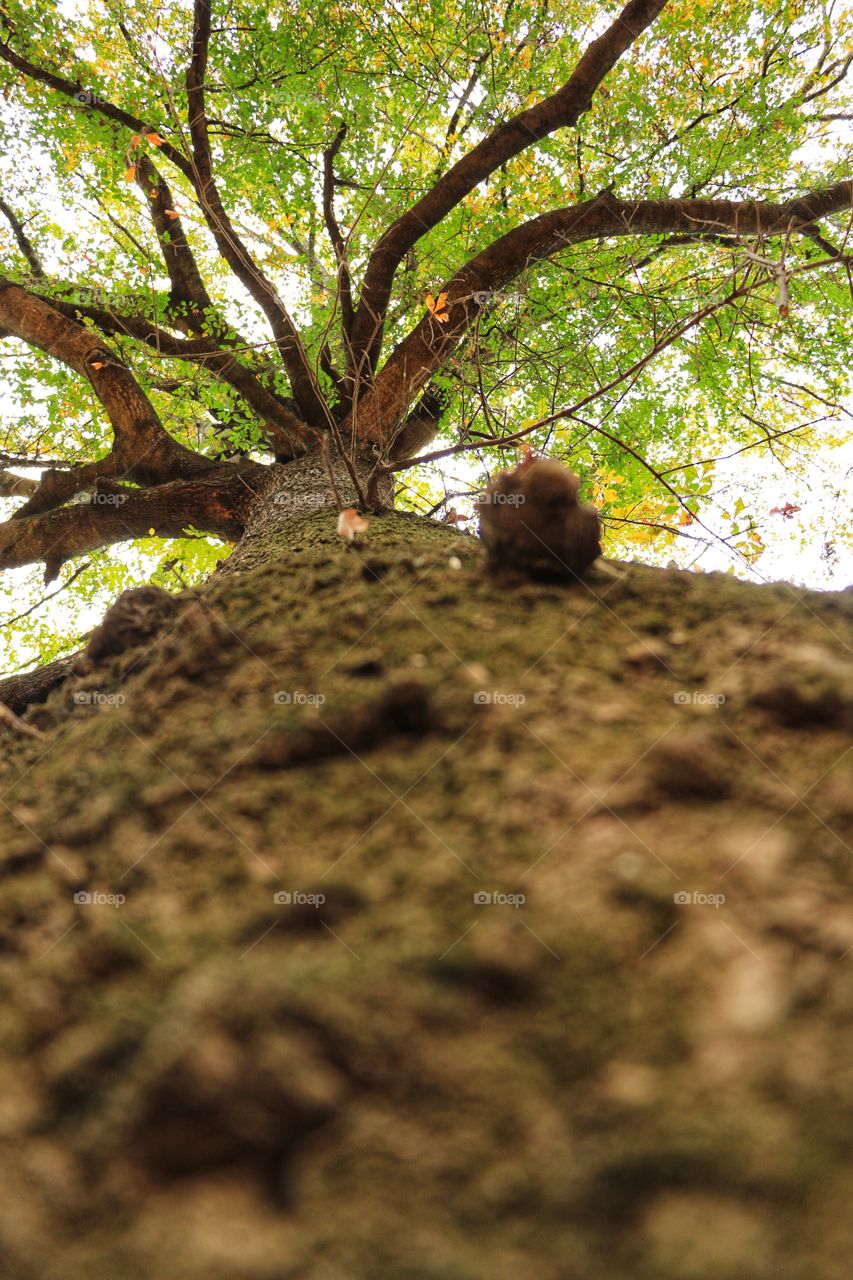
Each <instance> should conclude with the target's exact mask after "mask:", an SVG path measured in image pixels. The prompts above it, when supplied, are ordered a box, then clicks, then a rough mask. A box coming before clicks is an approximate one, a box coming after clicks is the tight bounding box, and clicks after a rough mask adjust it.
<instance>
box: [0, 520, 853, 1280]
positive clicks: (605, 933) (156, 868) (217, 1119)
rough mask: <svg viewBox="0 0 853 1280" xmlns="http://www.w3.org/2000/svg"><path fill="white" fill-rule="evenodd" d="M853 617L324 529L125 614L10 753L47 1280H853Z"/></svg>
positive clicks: (13, 954) (468, 548) (9, 999)
mask: <svg viewBox="0 0 853 1280" xmlns="http://www.w3.org/2000/svg"><path fill="white" fill-rule="evenodd" d="M237 555H238V556H239V550H238V553H237ZM851 614H853V597H852V596H851V593H850V592H846V593H839V594H835V595H817V594H809V593H803V592H800V591H796V590H794V589H792V588H789V587H782V586H769V587H752V586H745V585H742V584H739V583H736V582H734V581H732V580H731V579H728V578H726V577H723V576H720V575H710V576H708V577H703V576H699V575H691V574H687V573H679V572H664V571H659V570H652V569H646V568H641V567H630V568H628V567H624V566H615V567H614V566H611V567H610V570H609V571H608V570H607V568H606V567H605V568H599V569H596V570H593V572H592V574H591V576H590V578H589V581H588V582H587V584H585V585H574V586H561V585H535V584H529V583H520V582H518V583H515V582H511V581H507V582H496V581H494V580H493V579H490V578H488V577H486V576H485V574H484V573H483V553H482V549H481V547H480V545H479V544H478V543H477V541H476V540H475V539H473V538H470V537H466V536H465V535H462V534H460V533H457V532H455V531H453V530H450V529H448V528H447V527H444V526H438V525H433V524H431V523H429V522H423V521H419V520H416V519H413V518H411V517H407V516H404V515H401V514H399V513H389V514H385V515H381V516H377V517H375V518H374V519H373V521H372V523H371V526H370V530H369V532H368V534H367V536H366V538H363V540H362V541H361V542H360V543H358V544H355V545H354V546H352V547H347V546H345V545H343V544H342V543H341V542H340V541H339V540H338V539H337V538H336V537H335V534H334V512H333V510H331V509H328V508H326V507H322V508H320V509H315V510H313V511H312V510H303V511H301V512H300V513H299V514H298V515H296V516H294V517H293V518H292V519H290V520H288V521H285V522H283V523H280V522H279V521H278V520H276V519H274V518H273V517H270V518H269V520H268V521H266V522H265V521H263V520H260V519H259V520H258V522H257V524H256V527H255V537H254V540H253V547H252V553H251V555H247V556H246V558H245V560H244V561H243V562H242V564H241V563H240V562H239V561H238V560H236V559H235V562H234V564H233V565H232V567H231V571H230V572H227V573H226V572H222V573H220V574H219V575H217V577H216V578H215V580H214V581H213V582H212V583H211V584H210V585H209V587H208V588H207V590H205V591H203V592H200V593H197V594H196V593H192V594H187V595H186V596H184V597H181V598H180V600H179V601H178V605H177V607H176V608H174V609H169V610H164V614H163V624H162V629H161V630H160V631H159V632H158V633H157V635H156V636H155V637H154V638H153V639H152V637H151V634H150V632H146V633H145V635H144V636H143V635H142V634H141V633H140V635H139V637H137V638H138V639H140V640H141V643H139V644H135V643H134V633H133V629H132V626H131V627H128V625H127V618H128V616H129V615H128V613H127V610H124V611H123V614H122V616H123V619H124V622H123V629H122V630H121V631H119V629H118V628H116V630H115V637H114V639H115V643H113V642H112V641H110V639H109V637H105V636H104V635H103V634H102V635H101V641H102V642H103V643H99V644H98V645H97V646H95V647H94V649H93V650H92V652H91V653H90V654H89V655H88V657H87V659H86V663H85V664H84V665H82V666H80V667H79V668H78V669H77V670H76V671H75V673H73V674H71V675H69V676H68V677H67V678H66V679H65V681H64V682H63V683H62V684H61V685H60V686H59V687H58V688H56V689H54V690H53V692H51V693H50V695H49V696H48V698H47V701H46V702H44V703H43V704H41V705H39V706H33V707H32V708H31V709H30V710H29V712H27V713H26V716H27V719H28V720H29V722H30V723H32V724H34V725H36V726H37V727H38V728H39V729H41V730H42V731H43V732H45V733H47V734H48V735H49V738H50V741H49V742H47V743H46V742H45V741H42V740H39V741H35V740H31V739H28V738H26V737H24V736H22V735H20V734H15V733H14V732H13V731H11V730H10V731H9V732H8V733H6V732H5V731H3V730H0V744H2V778H1V779H0V793H2V802H0V848H2V861H0V874H2V876H3V880H4V886H3V895H2V906H0V941H2V950H0V987H2V994H3V1009H4V1013H3V1033H2V1050H0V1082H2V1087H0V1134H2V1142H3V1157H2V1161H0V1170H2V1172H0V1189H2V1195H0V1241H2V1244H0V1249H1V1250H2V1258H3V1271H4V1275H6V1276H8V1277H10V1280H36V1277H37V1278H38V1280H77V1278H78V1277H80V1278H81V1280H82V1277H87V1278H88V1277H91V1276H93V1275H97V1276H99V1277H104V1278H105V1280H112V1278H113V1277H116V1278H118V1277H119V1276H121V1277H123V1278H128V1280H142V1278H143V1277H144V1278H145V1280H178V1278H179V1277H180V1280H273V1278H276V1280H278V1278H279V1277H294V1278H295V1277H311V1278H314V1277H316V1278H317V1280H330V1278H334V1280H338V1278H340V1280H344V1278H346V1280H352V1278H354V1277H358V1278H363V1280H375V1278H376V1277H378V1276H388V1277H394V1278H395V1280H396V1278H401V1280H402V1278H406V1280H448V1278H451V1277H452V1278H453V1280H510V1278H512V1280H515V1278H516V1277H525V1278H526V1277H535V1278H536V1280H571V1278H574V1277H577V1280H581V1278H582V1280H613V1277H620V1278H621V1277H625V1280H628V1278H629V1277H630V1280H660V1278H661V1277H662V1276H666V1277H667V1280H705V1278H706V1277H707V1280H711V1278H712V1277H713V1280H727V1278H729V1280H744V1278H745V1277H749V1278H750V1280H759V1278H763V1277H767V1278H768V1280H769V1277H774V1280H777V1278H779V1277H781V1278H783V1280H806V1278H808V1280H816V1278H817V1280H841V1278H842V1277H843V1276H846V1274H847V1273H848V1267H849V1257H850V1254H851V1249H853V1238H851V1224H850V1218H849V1213H848V1206H849V1202H850V1196H851V1192H853V1175H851V1168H853V1165H851V1160H850V1156H851V1146H853V1139H851V1125H850V1120H851V1115H852V1114H853V1079H851V1072H850V1062H851V1060H853V1044H851V1039H853V1036H852V1035H851V1028H850V1019H849V1014H848V1011H849V1007H850V1001H851V997H853V973H851V955H853V951H851V948H853V909H851V906H850V898H849V893H850V881H851V860H850V847H849V830H850V821H851V817H853V802H851V795H853V788H851V785H850V761H851V757H850V754H849V735H850V729H851V727H852V726H853V691H851V677H850V669H849V645H850V639H851ZM81 894H82V895H83V897H82V898H81V897H80V895H81ZM478 894H479V895H482V894H491V895H492V901H491V902H490V903H485V902H482V901H478V900H477V897H476V895H478ZM86 895H88V897H87V896H86ZM98 895H101V896H100V897H99V896H98ZM276 895H279V896H278V897H276ZM495 895H505V898H506V899H507V900H501V898H500V897H498V899H497V900H495ZM519 895H523V898H524V900H523V902H522V901H520V899H519ZM679 895H681V896H680V898H679ZM110 896H112V901H110ZM721 896H722V897H723V898H724V901H719V899H720V897H721ZM320 897H322V901H320ZM119 898H121V899H122V900H121V901H119ZM710 898H713V899H714V902H713V903H712V902H711V901H709V899H710Z"/></svg>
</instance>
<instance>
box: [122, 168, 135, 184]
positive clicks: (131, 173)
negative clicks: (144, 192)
mask: <svg viewBox="0 0 853 1280" xmlns="http://www.w3.org/2000/svg"><path fill="white" fill-rule="evenodd" d="M135 178H136V165H135V164H132V165H131V166H130V168H128V169H126V170H125V174H124V180H125V182H133V181H134V180H135Z"/></svg>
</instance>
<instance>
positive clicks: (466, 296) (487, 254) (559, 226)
mask: <svg viewBox="0 0 853 1280" xmlns="http://www.w3.org/2000/svg"><path fill="white" fill-rule="evenodd" d="M851 193H853V183H851V182H850V181H849V180H845V181H843V182H838V183H836V184H835V185H834V186H832V187H829V188H827V189H826V190H823V191H813V192H809V193H808V194H807V195H805V196H802V197H799V198H798V199H795V200H789V201H787V202H785V203H781V204H775V203H771V202H760V201H752V200H745V201H727V200H637V201H621V200H617V199H615V197H613V196H611V195H610V194H608V193H604V194H602V195H600V196H597V197H596V198H595V199H594V200H589V201H586V202H585V203H582V204H577V205H573V206H570V207H567V208H563V209H555V210H553V211H552V212H551V213H545V214H542V215H541V216H540V217H538V218H533V219H531V220H530V221H529V222H525V223H522V224H521V225H520V226H518V227H515V228H513V230H512V231H509V232H507V234H506V235H503V236H500V237H499V238H498V239H497V240H495V241H494V242H493V243H492V244H491V245H489V246H488V247H487V248H486V249H484V250H483V251H482V252H481V253H479V254H478V255H477V256H476V257H474V258H472V259H470V261H469V262H467V263H466V264H465V265H464V266H463V267H462V268H461V269H460V270H459V271H457V273H456V274H455V275H454V276H453V277H452V278H451V279H450V280H449V281H447V283H446V284H444V285H442V286H441V292H442V293H446V295H447V302H446V312H447V315H448V319H447V320H446V321H445V322H444V323H441V322H439V321H438V320H436V318H435V316H434V315H432V314H431V313H429V312H427V313H426V315H425V316H424V317H423V318H422V320H421V321H420V323H419V324H417V325H416V326H415V328H414V329H413V330H412V331H411V333H410V334H409V335H408V336H407V337H406V338H404V339H403V341H402V342H401V343H399V345H398V346H397V347H396V348H395V349H394V351H393V352H392V353H391V355H390V356H389V358H388V360H387V362H386V364H385V365H384V367H383V368H382V370H381V371H380V373H379V375H378V376H377V378H376V381H375V382H374V384H373V386H372V387H370V388H369V389H368V391H367V392H366V393H365V394H364V395H363V396H362V398H361V399H360V400H359V402H358V403H357V405H355V406H354V408H353V411H352V415H351V416H352V423H351V424H350V423H349V422H348V421H346V420H345V422H344V423H343V424H342V431H343V432H345V431H346V429H347V427H348V426H351V427H352V429H353V430H354V432H355V434H356V436H357V438H358V439H360V440H362V441H375V442H377V443H379V444H380V445H384V444H385V443H386V442H387V440H388V439H389V438H391V437H392V436H393V434H394V430H395V428H396V425H397V423H399V421H400V419H401V418H402V416H403V414H404V413H405V411H406V409H407V408H408V406H409V405H410V404H411V403H412V401H413V400H414V399H415V396H416V395H417V393H418V391H419V390H420V389H421V388H422V387H423V386H424V385H425V384H426V383H427V382H428V381H429V379H430V378H431V377H432V375H433V374H434V373H435V372H436V370H437V369H438V368H439V366H440V365H441V364H442V363H443V361H444V360H445V359H446V358H447V356H448V355H449V354H450V352H451V351H452V350H453V348H454V347H455V346H456V344H457V343H458V342H459V339H460V338H461V337H462V335H463V334H464V333H465V331H466V329H467V328H468V327H469V325H470V324H471V323H472V322H473V320H474V319H475V318H476V316H477V314H478V313H479V312H480V310H481V305H482V298H483V297H486V298H487V297H488V296H489V295H490V294H492V293H494V291H495V290H498V289H500V288H502V287H503V286H504V285H506V284H507V283H508V282H509V281H510V280H513V279H514V278H515V277H516V276H518V275H519V274H520V273H521V272H522V271H524V269H525V268H526V267H528V266H529V265H530V264H531V263H533V262H538V261H541V260H542V259H544V258H548V257H550V256H552V255H553V254H555V253H558V252H559V251H560V250H561V249H565V248H566V247H567V246H568V245H571V244H579V243H581V242H583V241H586V240H593V239H598V238H606V237H610V236H629V235H667V236H668V235H678V234H684V235H688V236H690V237H693V238H696V237H705V236H708V235H719V234H721V233H723V234H730V235H735V236H737V237H742V236H761V237H768V236H777V235H790V234H791V233H792V232H803V231H805V230H806V229H807V228H810V227H811V226H812V225H813V224H814V223H815V222H816V221H818V220H819V219H820V218H823V217H826V216H827V215H828V214H830V213H837V212H839V211H840V210H842V209H844V208H847V207H850V205H851ZM478 299H479V301H478Z"/></svg>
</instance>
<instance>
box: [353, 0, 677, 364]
mask: <svg viewBox="0 0 853 1280" xmlns="http://www.w3.org/2000/svg"><path fill="white" fill-rule="evenodd" d="M666 3H667V0H629V3H628V4H626V6H625V8H624V9H623V10H622V12H621V13H620V14H619V16H618V17H617V18H616V19H615V20H614V21H613V22H612V23H611V25H610V26H609V27H608V29H607V30H606V31H605V32H604V34H603V35H601V36H599V37H598V39H597V40H593V42H592V44H591V45H590V46H589V48H588V49H587V50H586V52H585V53H584V55H583V57H582V58H581V59H580V61H579V62H578V64H577V66H576V68H575V70H574V71H573V73H572V75H571V76H570V77H569V79H568V80H567V81H566V83H565V84H564V85H563V86H562V88H561V89H558V91H557V92H556V93H554V94H551V95H550V96H549V97H547V98H544V99H543V100H542V101H541V102H539V103H537V104H536V106H534V107H531V108H529V109H528V110H527V111H522V112H521V113H520V114H519V115H517V116H514V117H513V118H512V119H511V120H507V121H505V122H504V123H503V124H501V125H499V126H498V128H497V129H495V130H494V132H492V133H490V134H489V135H488V137H486V138H484V139H483V140H482V141H481V142H479V143H478V144H477V145H476V146H475V147H474V148H473V149H472V150H471V151H469V152H468V153H467V155H465V156H463V157H462V159H461V160H458V161H457V163H456V164H455V165H453V167H452V168H451V169H449V170H448V171H447V173H446V174H444V176H443V177H441V178H439V180H438V182H436V183H435V185H434V186H433V187H432V188H431V189H430V190H429V191H428V192H427V193H426V195H425V196H422V198H421V199H420V200H418V201H417V203H416V204H414V205H413V206H412V207H411V209H409V210H408V211H407V212H406V213H404V214H403V215H402V217H400V218H398V219H397V221H396V222H394V223H393V224H392V225H391V226H390V227H389V228H388V230H387V231H386V232H385V233H384V235H383V236H382V237H381V239H380V240H379V242H378V244H377V245H376V248H375V249H374V251H373V253H372V254H371V256H370V260H369V262H368V264H367V270H366V272H365V276H364V283H363V285H362V290H361V296H360V299H359V303H358V308H357V310H356V315H355V320H354V322H353V330H352V342H353V348H354V362H355V363H356V364H359V363H360V360H361V357H362V355H363V354H364V353H367V356H368V364H369V367H370V369H371V370H372V369H375V367H376V364H377V361H378V356H379V350H380V348H381V344H382V327H383V322H384V317H385V312H386V310H387V307H388V301H389V299H390V297H391V287H392V285H393V282H394V276H395V274H396V271H397V268H398V266H399V265H400V262H401V261H402V259H403V257H404V255H405V254H406V252H407V251H408V250H409V249H410V248H411V247H412V245H414V244H415V243H416V242H417V241H418V240H419V239H420V238H421V236H423V235H425V234H426V233H427V232H428V231H430V230H431V229H432V228H433V227H435V226H436V225H437V224H438V223H439V222H440V221H441V220H442V218H444V217H445V215H446V214H447V213H449V211H450V210H451V209H453V208H454V207H455V205H457V204H459V202H460V200H463V199H464V197H465V196H466V195H468V194H469V192H471V191H473V189H474V188H475V187H476V186H477V185H478V183H480V182H483V181H484V179H486V178H488V177H489V176H490V174H492V173H494V171H495V170H496V169H498V168H499V167H500V165H502V164H504V163H505V162H506V161H507V160H510V159H512V157H513V156H517V155H518V154H519V153H520V152H521V151H524V150H526V148H527V147H530V146H532V144H533V143H535V142H539V141H540V140H541V139H542V138H545V137H547V136H548V135H549V134H551V133H553V132H554V131H555V130H557V129H564V128H569V127H571V126H573V125H574V124H576V123H577V121H578V120H579V119H580V117H581V115H583V113H584V112H585V111H588V110H589V108H590V107H591V105H592V98H593V94H594V93H595V91H596V89H597V88H598V86H599V85H600V84H601V82H602V80H603V79H604V77H605V76H606V75H607V74H608V72H609V71H611V70H612V68H613V67H614V66H615V65H616V63H617V62H618V61H619V59H620V58H621V57H622V54H623V53H625V51H626V50H627V49H629V48H630V47H631V45H632V44H633V43H634V41H635V40H636V39H637V38H638V37H639V36H640V35H641V34H642V32H643V31H645V29H646V28H647V27H648V26H650V25H651V23H652V22H653V21H654V20H655V18H656V17H657V16H658V14H659V13H660V12H661V10H662V9H663V8H664V7H665V5H666Z"/></svg>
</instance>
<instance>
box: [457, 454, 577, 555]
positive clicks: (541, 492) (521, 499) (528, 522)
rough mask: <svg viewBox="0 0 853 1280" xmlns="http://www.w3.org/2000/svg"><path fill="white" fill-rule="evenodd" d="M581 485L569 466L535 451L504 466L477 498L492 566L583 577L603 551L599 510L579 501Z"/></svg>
mask: <svg viewBox="0 0 853 1280" xmlns="http://www.w3.org/2000/svg"><path fill="white" fill-rule="evenodd" d="M579 490H580V481H579V479H578V477H577V476H576V475H575V473H574V472H573V471H570V470H569V469H568V467H564V466H563V465H562V464H561V463H559V462H554V461H553V460H552V459H549V458H534V457H533V455H532V454H529V455H528V456H527V457H526V458H524V459H523V461H522V462H520V463H519V464H518V466H517V467H515V469H514V470H512V471H501V472H499V473H498V475H497V476H495V478H494V480H493V481H492V482H491V484H490V485H489V486H488V488H487V489H486V491H485V493H484V494H483V496H482V497H481V498H480V500H479V502H478V511H479V516H480V537H481V538H482V540H483V542H484V543H485V546H486V549H487V551H488V567H489V569H490V570H491V571H492V572H503V571H516V572H519V573H522V574H524V575H525V576H526V577H531V578H539V577H546V578H565V579H574V578H578V577H579V576H580V575H581V574H582V573H583V571H584V570H585V569H587V568H588V567H589V565H591V564H592V562H593V561H594V560H595V559H596V557H597V556H599V555H600V554H601V536H600V524H599V519H598V512H597V511H596V510H595V509H594V508H593V507H588V506H582V505H581V504H580V503H579V502H578V493H579Z"/></svg>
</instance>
